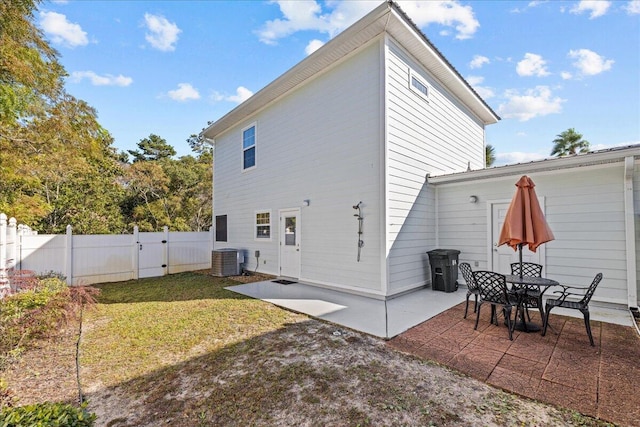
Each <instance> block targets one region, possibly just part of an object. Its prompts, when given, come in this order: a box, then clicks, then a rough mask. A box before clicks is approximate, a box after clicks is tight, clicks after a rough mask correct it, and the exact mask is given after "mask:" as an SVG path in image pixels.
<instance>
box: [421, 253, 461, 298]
mask: <svg viewBox="0 0 640 427" xmlns="http://www.w3.org/2000/svg"><path fill="white" fill-rule="evenodd" d="M427 253H428V254H429V265H431V289H433V290H435V291H444V292H455V291H457V290H458V281H457V280H458V255H459V254H460V251H459V250H456V249H434V250H432V251H428V252H427Z"/></svg>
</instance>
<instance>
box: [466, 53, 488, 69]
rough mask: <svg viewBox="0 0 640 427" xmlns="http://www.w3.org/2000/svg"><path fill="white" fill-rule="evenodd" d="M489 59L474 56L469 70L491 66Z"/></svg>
mask: <svg viewBox="0 0 640 427" xmlns="http://www.w3.org/2000/svg"><path fill="white" fill-rule="evenodd" d="M490 62H491V61H489V58H487V57H486V56H482V55H474V56H473V59H472V60H471V62H469V68H481V67H482V66H483V65H484V64H489V63H490Z"/></svg>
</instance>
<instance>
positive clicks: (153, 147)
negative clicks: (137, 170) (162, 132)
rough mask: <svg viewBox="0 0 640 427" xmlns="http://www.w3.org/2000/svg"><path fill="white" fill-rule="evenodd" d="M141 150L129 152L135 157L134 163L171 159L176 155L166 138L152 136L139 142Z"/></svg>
mask: <svg viewBox="0 0 640 427" xmlns="http://www.w3.org/2000/svg"><path fill="white" fill-rule="evenodd" d="M138 148H139V149H140V150H128V152H129V154H131V155H132V156H133V162H134V163H135V162H140V161H144V160H146V161H154V160H162V159H170V158H171V157H173V156H175V155H176V150H175V149H174V148H173V147H172V146H171V145H169V144H168V143H167V141H166V140H165V139H164V138H161V137H159V136H158V135H154V134H151V135H149V137H147V138H144V139H141V140H140V142H138Z"/></svg>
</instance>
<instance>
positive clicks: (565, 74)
mask: <svg viewBox="0 0 640 427" xmlns="http://www.w3.org/2000/svg"><path fill="white" fill-rule="evenodd" d="M560 77H562V80H571V79H572V78H573V74H571V73H570V72H568V71H563V72H561V73H560Z"/></svg>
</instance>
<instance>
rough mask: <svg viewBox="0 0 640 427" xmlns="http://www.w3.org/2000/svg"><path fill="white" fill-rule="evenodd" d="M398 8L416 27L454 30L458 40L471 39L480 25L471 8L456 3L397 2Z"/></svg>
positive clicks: (401, 0) (413, 0)
mask: <svg viewBox="0 0 640 427" xmlns="http://www.w3.org/2000/svg"><path fill="white" fill-rule="evenodd" d="M398 4H399V5H400V8H401V9H402V10H404V11H405V12H406V13H407V15H409V17H410V18H411V20H412V21H413V22H415V24H416V25H417V26H418V27H425V26H427V25H429V24H440V25H444V26H445V27H452V28H455V29H456V31H457V33H456V38H457V39H460V40H464V39H469V38H471V37H473V35H474V34H475V32H476V31H477V30H478V28H479V27H480V23H479V22H478V20H477V19H476V18H475V16H474V14H473V9H472V8H471V6H463V5H461V4H460V3H458V2H457V1H415V0H412V1H408V0H406V1H403V0H400V1H398Z"/></svg>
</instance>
